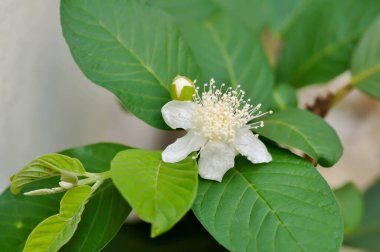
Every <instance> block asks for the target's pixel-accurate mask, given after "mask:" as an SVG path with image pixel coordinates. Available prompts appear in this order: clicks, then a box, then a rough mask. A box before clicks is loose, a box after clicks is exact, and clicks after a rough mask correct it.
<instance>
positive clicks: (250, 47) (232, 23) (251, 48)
mask: <svg viewBox="0 0 380 252" xmlns="http://www.w3.org/2000/svg"><path fill="white" fill-rule="evenodd" d="M179 26H180V28H181V31H182V33H183V35H184V37H185V39H186V40H187V41H188V43H189V45H190V47H191V49H192V50H193V52H194V56H195V58H196V60H197V62H198V63H199V66H200V67H201V70H202V73H203V76H204V78H203V81H205V82H208V81H209V79H210V78H211V77H215V80H216V82H217V83H223V82H225V83H226V84H227V85H231V86H232V87H234V88H236V87H237V85H241V88H242V90H244V91H245V97H246V98H250V99H251V100H252V102H253V103H254V104H258V103H262V104H263V107H269V106H270V103H271V99H272V85H273V72H272V70H271V67H270V65H269V63H268V60H267V58H266V56H265V53H264V51H263V49H262V46H261V42H260V35H259V34H257V33H254V32H252V31H250V30H249V29H248V28H247V27H246V26H245V24H244V23H242V22H239V20H238V19H234V18H233V17H232V16H230V15H229V14H228V13H227V12H218V14H214V15H213V16H212V17H210V18H209V19H207V20H204V21H202V22H181V23H180V24H179Z"/></svg>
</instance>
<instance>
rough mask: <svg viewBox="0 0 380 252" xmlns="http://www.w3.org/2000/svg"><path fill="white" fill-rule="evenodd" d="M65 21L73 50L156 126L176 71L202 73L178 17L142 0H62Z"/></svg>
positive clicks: (95, 76)
mask: <svg viewBox="0 0 380 252" xmlns="http://www.w3.org/2000/svg"><path fill="white" fill-rule="evenodd" d="M61 24H62V29H63V34H64V36H65V38H66V42H67V43H68V45H69V47H70V50H71V53H72V55H73V57H74V59H75V61H76V62H77V64H78V65H79V67H80V68H81V70H82V71H83V72H84V74H85V75H86V76H87V77H88V78H89V79H90V80H91V81H93V82H94V83H96V84H98V85H100V86H103V87H105V88H106V89H108V90H110V91H111V92H113V93H114V94H115V95H116V96H117V97H118V98H119V99H120V101H121V102H122V104H123V105H124V106H126V108H127V109H128V110H129V111H130V112H132V113H133V114H135V115H136V116H137V117H139V118H140V119H142V120H144V121H145V122H147V123H149V124H150V125H152V126H155V127H158V128H163V129H168V127H167V125H166V124H165V123H164V121H163V119H162V116H161V108H162V106H163V105H164V104H165V103H166V102H168V101H169V100H170V94H169V85H170V83H171V81H172V79H173V78H174V77H175V76H176V75H184V76H188V77H189V78H191V79H196V78H197V76H198V74H199V72H198V68H197V64H196V63H195V62H194V60H193V57H192V55H191V51H190V49H189V48H188V46H187V44H186V43H185V42H184V40H183V39H182V36H181V34H180V33H179V32H178V31H177V28H176V27H175V25H174V22H173V21H172V19H171V18H170V17H169V16H168V15H167V14H165V13H164V12H163V11H160V10H158V9H154V8H151V7H150V6H148V5H146V4H144V3H143V1H136V0H109V1H103V0H62V1H61Z"/></svg>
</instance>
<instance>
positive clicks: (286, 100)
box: [272, 83, 298, 112]
mask: <svg viewBox="0 0 380 252" xmlns="http://www.w3.org/2000/svg"><path fill="white" fill-rule="evenodd" d="M297 106H298V99H297V93H296V90H295V89H294V88H293V87H292V86H290V85H288V84H285V83H281V84H278V85H277V86H276V87H275V88H274V90H273V103H272V108H273V109H274V111H275V112H276V111H279V110H281V111H284V110H286V109H288V108H294V107H297Z"/></svg>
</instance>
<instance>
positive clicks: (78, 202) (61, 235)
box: [23, 185, 92, 252]
mask: <svg viewBox="0 0 380 252" xmlns="http://www.w3.org/2000/svg"><path fill="white" fill-rule="evenodd" d="M91 193H92V189H91V187H90V186H88V185H83V186H77V187H73V188H71V189H70V190H68V191H67V192H66V193H65V195H64V196H63V198H62V200H61V203H60V205H61V208H60V212H59V214H57V215H53V216H51V217H49V218H47V219H45V220H44V221H43V222H41V223H40V224H39V225H38V226H37V227H36V228H34V229H33V231H32V233H31V234H30V235H29V237H28V239H27V241H26V244H25V247H24V250H23V251H25V252H28V251H58V250H59V249H60V248H61V247H62V246H63V245H64V244H65V243H67V242H68V241H69V240H70V238H71V237H72V236H73V234H74V232H75V230H76V228H77V226H78V223H79V222H80V220H81V215H82V212H83V210H84V207H85V205H86V203H87V201H88V200H89V198H90V197H91Z"/></svg>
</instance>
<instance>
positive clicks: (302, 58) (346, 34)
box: [277, 0, 380, 87]
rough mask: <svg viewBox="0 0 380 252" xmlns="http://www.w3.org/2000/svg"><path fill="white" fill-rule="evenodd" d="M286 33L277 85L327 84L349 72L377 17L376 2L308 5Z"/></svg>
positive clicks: (341, 0)
mask: <svg viewBox="0 0 380 252" xmlns="http://www.w3.org/2000/svg"><path fill="white" fill-rule="evenodd" d="M302 10H303V11H301V12H300V14H299V15H297V16H296V18H295V19H294V21H293V22H291V25H290V26H289V27H288V28H287V30H286V31H285V32H284V37H285V41H286V43H285V45H284V48H283V51H282V53H281V56H280V61H279V67H278V75H277V77H278V81H280V82H287V83H290V84H292V85H295V86H297V87H300V86H304V85H307V84H312V83H321V82H326V81H328V80H330V79H332V78H333V77H335V76H337V75H338V74H340V73H342V72H344V71H345V70H347V69H348V66H349V62H350V58H351V54H352V51H353V49H354V47H355V45H356V43H357V41H358V39H359V38H360V37H361V35H362V33H363V32H364V31H365V30H366V29H367V27H368V25H369V24H370V23H371V22H372V20H373V19H374V18H375V17H376V15H378V13H379V11H380V2H379V1H373V0H362V1H358V0H334V1H330V0H319V1H308V4H307V5H305V7H304V8H303V9H302Z"/></svg>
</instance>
